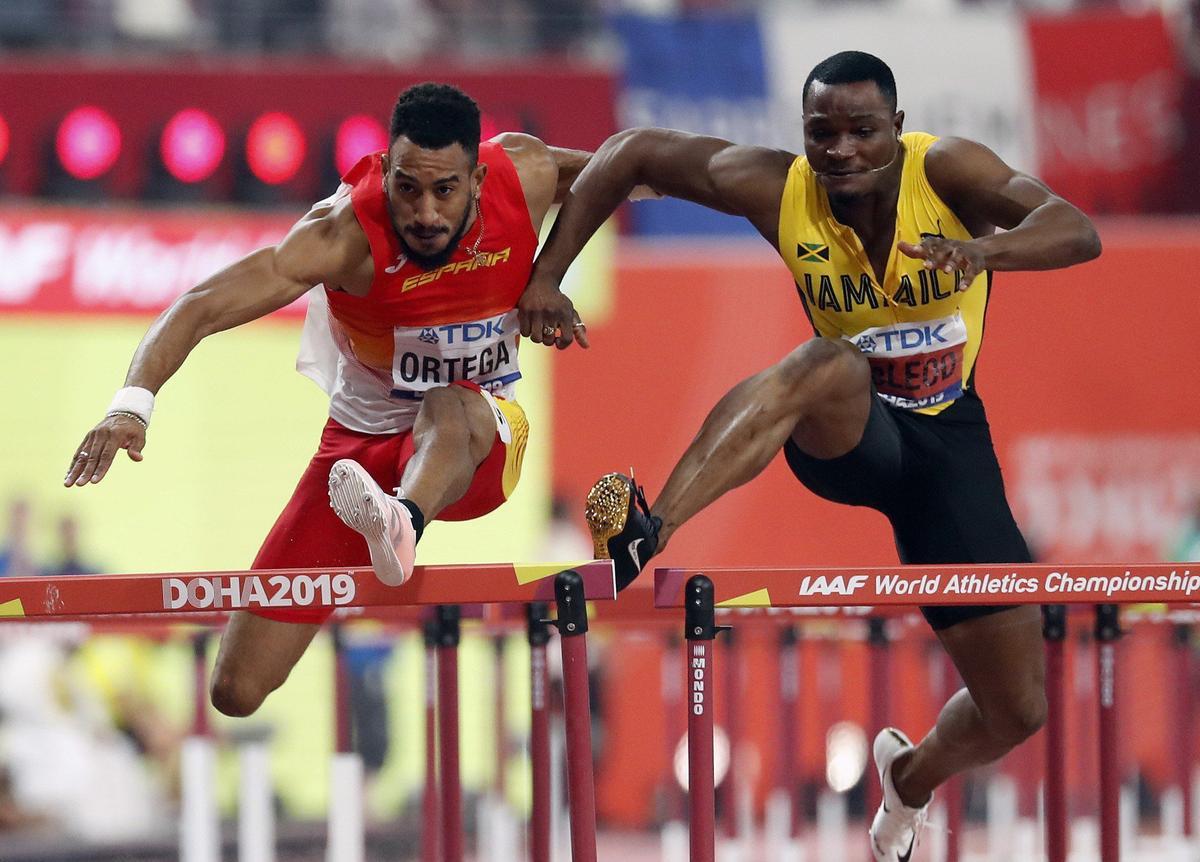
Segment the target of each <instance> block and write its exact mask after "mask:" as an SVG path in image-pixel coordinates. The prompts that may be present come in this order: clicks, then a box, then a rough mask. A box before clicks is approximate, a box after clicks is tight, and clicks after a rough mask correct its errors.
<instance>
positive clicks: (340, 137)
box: [333, 114, 388, 177]
mask: <svg viewBox="0 0 1200 862" xmlns="http://www.w3.org/2000/svg"><path fill="white" fill-rule="evenodd" d="M387 145H388V133H387V129H385V128H384V127H383V123H381V122H380V121H379V120H377V119H375V118H374V117H371V116H368V115H367V114H355V115H354V116H352V117H347V118H346V119H344V120H342V122H341V123H340V124H338V127H337V132H336V133H335V134H334V141H333V163H334V167H335V168H336V169H337V173H338V176H339V177H342V176H345V175H346V172H347V171H348V170H350V168H352V167H354V163H355V162H357V161H358V160H359V159H361V158H362V157H363V156H365V155H367V154H368V153H377V152H379V151H380V150H386V149H387Z"/></svg>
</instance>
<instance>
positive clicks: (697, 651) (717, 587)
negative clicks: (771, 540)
mask: <svg viewBox="0 0 1200 862" xmlns="http://www.w3.org/2000/svg"><path fill="white" fill-rule="evenodd" d="M1193 570H1194V571H1195V572H1196V574H1193ZM1197 601H1200V564H1195V563H1180V564H1147V565H1130V566H1120V565H1081V566H1049V565H1037V564H1021V565H999V564H997V565H988V564H982V565H976V564H969V565H959V566H892V567H878V568H874V567H863V568H846V567H841V568H794V569H779V568H762V569H728V568H715V569H682V568H657V569H655V573H654V604H655V607H658V608H664V609H679V608H682V609H683V611H684V635H685V638H686V640H687V645H686V647H685V649H686V653H685V655H686V656H687V670H686V677H685V678H686V681H687V682H686V684H687V690H688V692H689V693H690V696H689V697H688V698H686V702H687V708H688V763H689V766H688V773H689V778H690V783H689V802H688V805H689V815H690V816H689V843H690V847H691V860H692V862H713V860H714V858H715V824H714V817H715V813H714V811H715V788H714V787H713V769H712V761H713V714H712V707H711V703H712V693H713V689H714V680H715V679H716V676H715V674H714V661H713V658H714V656H713V641H714V640H715V638H716V636H717V634H718V633H719V632H720V631H723V630H725V629H726V628H728V627H727V626H719V625H717V624H716V609H717V608H718V607H723V608H787V607H827V606H828V607H864V606H865V607H883V608H889V607H896V606H902V605H914V604H916V605H955V604H970V605H986V604H991V605H1012V604H1034V605H1052V606H1053V605H1059V606H1065V605H1080V604H1090V605H1096V606H1097V607H1096V627H1095V637H1096V641H1097V644H1098V649H1097V658H1096V664H1097V667H1096V671H1097V679H1098V681H1099V687H1100V707H1099V708H1100V715H1099V718H1100V732H1099V746H1100V750H1101V752H1102V756H1101V758H1100V762H1101V764H1102V766H1101V771H1100V776H1099V784H1100V795H1101V842H1100V844H1101V862H1119V859H1120V852H1121V842H1120V811H1119V798H1120V776H1119V772H1118V769H1117V767H1116V766H1115V765H1114V764H1108V765H1107V766H1106V765H1104V764H1106V762H1107V760H1108V758H1106V757H1104V756H1103V753H1104V752H1107V751H1111V750H1113V749H1114V746H1115V744H1116V741H1117V739H1118V733H1119V728H1118V724H1117V712H1116V703H1115V686H1116V679H1117V661H1116V650H1115V642H1116V640H1117V638H1118V637H1119V635H1120V625H1119V623H1120V619H1119V611H1118V606H1119V605H1121V604H1133V603H1143V602H1159V603H1166V604H1188V603H1192V602H1197ZM1058 613H1059V611H1057V610H1052V611H1051V612H1049V613H1048V614H1047V616H1046V620H1047V622H1046V624H1045V630H1046V632H1047V642H1048V643H1050V644H1051V647H1050V651H1049V653H1048V669H1047V696H1048V700H1049V702H1050V709H1051V716H1050V719H1049V722H1048V724H1049V728H1048V734H1049V741H1050V742H1051V743H1053V742H1058V743H1059V744H1057V745H1055V744H1048V745H1047V747H1046V748H1047V754H1046V756H1047V779H1048V782H1047V785H1046V789H1045V793H1046V803H1045V806H1046V851H1047V858H1048V859H1049V862H1065V860H1066V828H1067V823H1066V805H1065V795H1064V788H1063V786H1062V773H1063V762H1062V758H1063V756H1064V752H1063V746H1062V745H1061V741H1062V739H1063V728H1062V726H1061V724H1058V725H1057V726H1056V722H1061V720H1062V708H1061V707H1062V662H1061V653H1059V655H1058V656H1057V658H1056V656H1055V653H1054V647H1053V644H1054V643H1056V642H1057V643H1059V644H1060V645H1061V640H1062V638H1060V637H1059V635H1060V633H1061V635H1062V637H1063V638H1065V617H1066V614H1065V609H1064V610H1063V611H1062V612H1061V616H1062V620H1063V621H1064V624H1063V625H1062V626H1061V630H1060V629H1059V628H1056V627H1055V626H1056V622H1055V621H1056V620H1057V614H1058ZM1056 638H1057V640H1055V639H1056ZM1056 714H1057V715H1056ZM1056 775H1057V776H1058V780H1057V781H1051V780H1050V779H1051V777H1052V776H1056Z"/></svg>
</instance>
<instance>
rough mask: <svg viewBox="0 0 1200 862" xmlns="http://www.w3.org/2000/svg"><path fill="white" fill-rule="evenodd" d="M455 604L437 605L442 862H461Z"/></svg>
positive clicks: (457, 631)
mask: <svg viewBox="0 0 1200 862" xmlns="http://www.w3.org/2000/svg"><path fill="white" fill-rule="evenodd" d="M460 618H461V613H460V610H459V607H458V605H438V607H437V610H436V611H435V617H434V619H435V622H436V627H437V688H438V693H437V724H438V755H439V757H438V760H439V763H440V769H439V778H440V782H441V791H442V792H441V815H442V816H441V821H442V837H441V846H442V862H462V859H463V818H462V778H461V773H460V772H459V760H458V753H459V749H458V644H459V641H460V640H461V629H460V624H459V621H460Z"/></svg>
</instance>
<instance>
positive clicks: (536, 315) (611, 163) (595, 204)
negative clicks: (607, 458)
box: [521, 128, 793, 347]
mask: <svg viewBox="0 0 1200 862" xmlns="http://www.w3.org/2000/svg"><path fill="white" fill-rule="evenodd" d="M792 159H793V156H791V154H788V153H783V152H781V151H778V150H768V149H762V148H759V147H744V146H738V145H736V144H732V143H730V142H729V141H724V140H721V139H719V138H710V137H705V136H703V135H691V134H687V133H684V132H677V131H673V130H671V129H652V128H646V129H629V130H627V131H624V132H619V133H617V134H616V135H613V136H612V137H611V138H609V139H608V140H607V141H605V142H604V144H603V145H601V147H600V149H598V150H597V151H596V153H595V154H594V155H593V156H592V157H591V159H590V160H589V161H588V163H587V166H586V167H585V168H584V169H583V171H582V172H581V173H580V174H579V178H578V179H576V180H575V183H574V185H573V186H572V187H571V191H570V193H568V194H567V196H566V198H565V199H564V201H563V207H562V210H561V211H560V212H559V214H558V218H557V219H556V220H555V223H554V228H553V229H552V230H551V232H550V237H549V239H548V240H547V241H546V245H545V246H544V247H543V248H542V251H541V253H540V254H539V255H538V259H537V261H536V263H535V264H534V269H533V275H532V276H531V277H530V282H529V287H528V288H527V289H526V292H525V296H523V297H522V299H521V334H522V335H524V336H526V337H528V338H530V339H532V340H533V341H536V342H539V343H546V344H549V343H552V342H555V341H556V336H554V335H547V334H548V333H550V332H551V330H556V331H557V332H558V333H559V335H558V336H557V343H558V346H559V347H565V346H567V345H568V344H570V343H571V336H570V328H571V325H572V324H571V321H569V320H558V319H550V318H549V317H547V316H546V315H545V314H543V313H542V309H543V307H544V306H547V305H549V304H550V302H551V300H552V298H553V296H554V295H555V294H557V293H558V285H559V283H560V282H561V281H562V279H563V276H564V275H565V274H566V271H567V267H569V266H570V264H571V261H573V260H574V259H575V257H576V256H577V255H578V254H579V252H580V250H581V249H582V248H583V246H584V245H585V244H586V243H587V241H588V240H589V239H590V238H591V236H592V234H594V233H595V232H596V230H597V228H599V227H600V225H602V224H603V223H604V221H605V219H607V218H608V217H609V216H610V215H611V214H612V213H613V211H614V210H615V209H616V208H617V207H618V206H619V205H620V203H621V202H622V201H624V200H625V199H626V198H627V197H629V195H630V192H632V191H633V190H634V189H635V188H636V187H638V186H648V187H649V188H650V189H653V191H654V192H657V193H658V194H662V195H670V196H671V197H677V198H682V199H684V200H689V201H693V202H695V203H698V204H702V205H704V206H706V207H709V208H710V209H715V210H720V211H721V212H725V213H730V214H732V215H740V216H744V217H745V218H747V219H749V220H750V221H751V223H753V224H754V226H755V227H757V228H758V229H759V231H760V232H761V233H762V234H763V235H764V236H765V237H766V238H767V239H768V240H769V241H770V242H771V243H772V245H773V244H775V242H776V241H777V240H776V233H777V227H778V219H779V200H780V196H781V195H782V193H783V186H784V182H785V181H786V177H787V167H788V166H789V165H790V164H791V162H792Z"/></svg>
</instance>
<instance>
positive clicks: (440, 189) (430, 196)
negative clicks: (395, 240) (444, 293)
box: [383, 137, 487, 269]
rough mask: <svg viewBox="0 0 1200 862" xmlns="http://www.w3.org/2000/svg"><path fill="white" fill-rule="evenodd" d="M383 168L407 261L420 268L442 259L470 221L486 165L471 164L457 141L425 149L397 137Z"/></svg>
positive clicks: (452, 247) (456, 243)
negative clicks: (441, 146) (440, 146)
mask: <svg viewBox="0 0 1200 862" xmlns="http://www.w3.org/2000/svg"><path fill="white" fill-rule="evenodd" d="M383 169H384V184H385V187H386V190H387V196H388V200H389V201H390V204H391V210H392V225H393V227H395V229H396V235H397V236H398V237H400V242H401V243H402V244H403V245H404V250H405V253H406V254H407V255H408V258H409V260H411V261H413V262H414V263H416V264H417V265H418V266H421V267H424V268H426V269H435V268H437V267H439V266H441V265H442V264H444V263H446V262H447V261H448V260H449V259H450V256H451V255H452V254H454V250H455V249H456V248H457V247H458V242H459V240H460V239H462V236H463V234H464V233H465V232H466V230H467V227H468V226H469V225H470V224H471V217H472V216H473V215H474V201H475V198H476V197H477V196H478V195H479V189H480V187H481V186H482V185H483V177H484V174H486V173H487V165H483V164H473V163H472V160H471V156H470V154H468V153H467V151H466V150H464V149H463V148H462V145H460V144H451V145H450V146H448V147H443V148H442V149H440V150H429V149H425V148H423V147H418V146H417V145H416V144H414V143H413V142H412V141H410V140H409V139H408V138H406V137H399V138H397V139H396V140H395V142H394V143H393V144H392V146H391V148H390V149H389V151H388V156H387V158H385V159H384V164H383Z"/></svg>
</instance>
